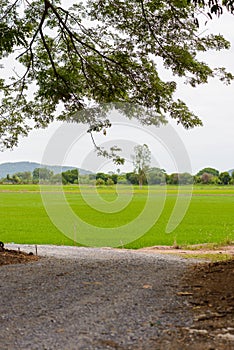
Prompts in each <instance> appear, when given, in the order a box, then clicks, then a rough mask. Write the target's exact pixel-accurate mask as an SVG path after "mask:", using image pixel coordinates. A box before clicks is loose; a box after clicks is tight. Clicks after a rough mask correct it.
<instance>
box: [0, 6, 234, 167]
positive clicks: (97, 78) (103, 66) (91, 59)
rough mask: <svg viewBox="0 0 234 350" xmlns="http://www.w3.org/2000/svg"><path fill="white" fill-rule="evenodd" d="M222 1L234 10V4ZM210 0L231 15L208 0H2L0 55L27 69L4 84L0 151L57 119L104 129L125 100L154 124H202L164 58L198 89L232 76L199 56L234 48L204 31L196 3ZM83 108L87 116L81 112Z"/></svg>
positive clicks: (213, 9)
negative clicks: (64, 0) (167, 76)
mask: <svg viewBox="0 0 234 350" xmlns="http://www.w3.org/2000/svg"><path fill="white" fill-rule="evenodd" d="M223 3H224V5H225V6H226V7H227V8H228V10H229V11H231V12H232V11H233V1H223ZM207 6H208V8H209V17H211V16H213V14H216V15H220V14H221V12H222V8H223V7H222V6H221V5H220V2H219V1H201V0H194V1H189V0H187V1H186V0H171V1H166V0H162V1H153V0H148V1H143V0H139V1H136V0H129V1H111V0H88V1H86V2H85V3H84V4H83V3H82V2H78V3H77V2H75V1H74V5H73V6H72V7H71V8H69V9H68V8H66V7H62V5H61V2H60V0H38V1H20V0H15V1H14V2H11V1H10V0H2V1H1V9H0V18H1V24H0V32H1V34H0V60H1V59H2V58H6V57H9V56H10V55H12V54H14V55H13V57H14V58H15V60H16V61H17V62H19V64H21V65H22V67H23V68H22V69H21V70H20V69H19V68H16V70H17V71H16V72H15V74H14V76H13V77H7V79H6V81H4V79H1V80H0V89H1V90H2V93H3V95H4V96H3V98H2V102H1V107H0V139H1V147H3V148H4V147H13V146H15V145H17V143H18V139H19V136H21V135H23V136H25V135H27V134H28V133H29V131H30V129H31V128H32V127H36V128H39V127H46V126H47V125H48V124H49V123H50V122H51V121H53V120H54V119H58V120H66V121H75V122H83V123H87V124H88V125H89V131H90V133H92V132H93V131H101V130H102V131H103V132H104V133H105V132H106V128H107V127H109V126H110V123H109V121H108V120H107V115H108V109H109V108H111V107H112V104H113V103H114V105H115V107H116V108H119V109H123V108H125V107H124V103H126V102H127V103H132V104H134V105H138V109H137V111H136V110H135V109H134V108H129V109H127V110H126V109H125V114H126V115H127V116H128V117H137V118H139V120H140V121H142V122H143V123H146V124H155V125H159V124H160V123H163V122H165V121H166V118H167V117H166V116H169V117H171V118H173V119H175V120H176V121H177V123H181V124H182V125H183V126H184V127H185V128H190V127H194V126H197V125H202V122H201V120H200V119H199V118H198V117H197V116H196V115H194V114H193V113H192V112H191V111H190V110H189V108H188V107H187V106H186V104H185V103H184V102H183V101H182V100H180V99H178V100H176V99H174V93H175V91H176V82H175V81H173V80H171V81H163V80H162V79H161V78H160V76H159V73H158V71H157V59H156V58H161V59H162V61H163V63H164V66H165V68H166V69H170V70H171V71H172V73H173V74H174V75H177V76H179V77H184V78H185V80H186V82H187V83H188V84H190V85H191V86H193V87H195V86H197V85H198V84H202V83H207V81H208V78H209V77H214V76H218V77H219V78H220V79H221V80H222V81H225V82H227V83H228V82H230V80H231V79H233V76H232V74H230V73H227V72H226V71H225V69H224V68H222V67H221V68H217V69H216V68H214V69H213V68H211V67H209V66H208V65H207V64H206V63H204V62H201V61H200V60H199V59H198V58H197V53H199V52H204V51H207V50H210V49H212V50H221V49H228V48H229V46H230V45H229V42H228V41H226V40H225V39H224V38H223V37H222V36H221V35H206V33H203V35H198V26H199V23H198V19H197V16H196V9H197V8H199V10H201V9H203V10H204V13H205V12H206V7H207ZM207 17H208V15H207ZM86 23H89V24H88V25H86ZM0 63H1V62H0ZM16 67H19V65H18V66H16ZM28 90H30V91H31V92H32V93H31V94H28V93H27V92H28ZM103 103H108V106H106V109H104V110H103V109H102V110H101V111H100V113H98V109H96V110H95V113H94V111H93V110H92V108H90V107H92V106H94V105H95V106H99V105H100V104H103ZM58 106H59V107H60V109H61V110H62V111H61V113H58V108H57V107H58ZM84 108H86V113H83V114H82V113H80V114H79V115H77V112H78V111H81V110H83V109H84ZM100 152H101V150H100ZM111 154H112V155H113V153H111ZM104 155H107V153H104ZM116 163H117V164H118V163H121V159H119V158H117V159H116Z"/></svg>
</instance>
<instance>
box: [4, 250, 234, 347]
mask: <svg viewBox="0 0 234 350" xmlns="http://www.w3.org/2000/svg"><path fill="white" fill-rule="evenodd" d="M8 248H12V246H8ZM21 248H22V247H21ZM27 249H28V250H32V247H28V248H27ZM43 249H44V250H43ZM66 249H67V250H66ZM42 252H44V253H43V254H42ZM38 253H39V254H40V253H41V254H42V255H45V256H46V257H45V258H42V259H40V260H39V261H37V262H33V263H29V264H17V265H5V266H1V267H0V271H1V280H0V297H1V313H0V344H1V346H0V348H1V350H11V349H12V350H13V349H14V350H15V349H30V350H31V349H51V350H52V349H61V350H62V349H66V350H69V349H74V350H75V349H76V350H81V349H82V350H83V349H84V350H89V349H90V350H95V349H97V350H98V349H101V350H105V349H119V350H127V349H128V350H130V349H131V350H140V349H142V350H154V349H155V350H156V349H163V350H164V349H176V350H181V349H183V350H184V349H189V350H192V349H194V350H195V349H196V350H200V349H204V350H207V349H210V350H211V349H215V350H219V349H220V350H221V349H222V350H224V349H225V350H226V349H230V350H231V349H232V348H233V345H234V339H233V338H234V329H233V326H232V320H233V315H234V305H233V304H234V300H233V295H234V293H233V292H234V290H233V287H234V261H232V262H230V263H220V264H205V265H198V267H195V265H194V264H195V263H194V260H185V259H182V258H180V257H177V256H174V255H170V254H158V253H155V252H154V253H151V252H148V253H147V254H146V253H145V252H137V253H136V252H135V251H126V250H112V249H98V248H96V249H95V248H76V247H69V248H64V247H57V248H56V249H54V248H53V247H48V246H44V247H42V246H40V247H38ZM55 256H56V257H55ZM225 264H226V265H225ZM211 281H212V283H211ZM224 283H225V288H224Z"/></svg>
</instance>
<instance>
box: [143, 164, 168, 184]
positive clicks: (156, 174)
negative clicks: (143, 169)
mask: <svg viewBox="0 0 234 350" xmlns="http://www.w3.org/2000/svg"><path fill="white" fill-rule="evenodd" d="M147 179H148V184H149V185H159V184H164V183H165V182H166V171H165V170H164V169H160V168H150V169H149V171H148V175H147Z"/></svg>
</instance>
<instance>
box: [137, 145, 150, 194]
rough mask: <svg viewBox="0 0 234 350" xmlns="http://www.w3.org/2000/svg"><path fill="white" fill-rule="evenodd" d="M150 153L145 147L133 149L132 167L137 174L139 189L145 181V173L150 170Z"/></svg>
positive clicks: (140, 146)
mask: <svg viewBox="0 0 234 350" xmlns="http://www.w3.org/2000/svg"><path fill="white" fill-rule="evenodd" d="M150 162H151V152H150V150H149V147H148V146H147V145H145V144H144V145H137V146H135V147H134V156H133V165H134V170H135V172H136V173H137V174H138V181H139V186H140V188H141V187H142V185H143V183H144V181H145V180H146V173H147V172H148V170H149V168H150Z"/></svg>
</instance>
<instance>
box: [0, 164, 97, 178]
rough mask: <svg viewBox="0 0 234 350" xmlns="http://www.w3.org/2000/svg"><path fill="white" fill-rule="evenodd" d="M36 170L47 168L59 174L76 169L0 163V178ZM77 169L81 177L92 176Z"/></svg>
mask: <svg viewBox="0 0 234 350" xmlns="http://www.w3.org/2000/svg"><path fill="white" fill-rule="evenodd" d="M36 168H47V169H49V170H52V171H53V172H54V174H59V173H60V172H61V171H67V170H72V169H76V167H73V166H63V167H62V168H61V167H60V166H59V165H43V164H39V163H34V162H15V163H2V164H0V178H3V177H6V176H7V174H9V175H13V174H15V173H19V172H24V171H30V172H31V173H32V172H33V170H34V169H36ZM78 169H79V173H80V174H81V175H85V174H92V172H91V171H89V170H85V169H80V168H78Z"/></svg>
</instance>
